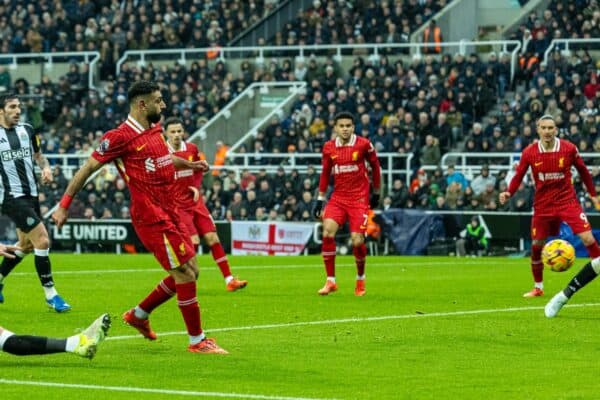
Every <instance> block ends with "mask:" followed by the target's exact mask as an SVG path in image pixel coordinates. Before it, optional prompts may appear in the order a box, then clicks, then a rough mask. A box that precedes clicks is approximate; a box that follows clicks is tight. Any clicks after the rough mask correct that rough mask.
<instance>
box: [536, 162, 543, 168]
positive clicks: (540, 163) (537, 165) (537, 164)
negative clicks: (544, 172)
mask: <svg viewBox="0 0 600 400" xmlns="http://www.w3.org/2000/svg"><path fill="white" fill-rule="evenodd" d="M543 163H544V162H543V161H540V162H536V163H535V164H534V165H535V166H536V167H539V166H540V165H542V164H543Z"/></svg>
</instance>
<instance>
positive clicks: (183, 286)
mask: <svg viewBox="0 0 600 400" xmlns="http://www.w3.org/2000/svg"><path fill="white" fill-rule="evenodd" d="M175 286H176V288H177V305H178V306H179V310H180V311H181V315H183V320H184V321H185V326H186V327H187V332H188V334H189V335H190V336H198V335H200V334H201V333H202V328H201V326H200V306H198V298H197V297H196V282H186V283H178V284H177V285H175Z"/></svg>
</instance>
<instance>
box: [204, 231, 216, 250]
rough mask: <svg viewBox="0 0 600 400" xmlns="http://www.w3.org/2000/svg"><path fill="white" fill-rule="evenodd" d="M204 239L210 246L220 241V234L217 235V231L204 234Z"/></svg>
mask: <svg viewBox="0 0 600 400" xmlns="http://www.w3.org/2000/svg"><path fill="white" fill-rule="evenodd" d="M204 240H205V241H206V244H207V245H208V246H209V247H210V246H212V245H214V244H217V243H219V236H217V234H216V233H215V232H209V233H207V234H206V235H204Z"/></svg>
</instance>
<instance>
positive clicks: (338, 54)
mask: <svg viewBox="0 0 600 400" xmlns="http://www.w3.org/2000/svg"><path fill="white" fill-rule="evenodd" d="M484 45H490V46H498V47H499V48H500V51H501V52H505V53H510V54H511V78H512V77H513V76H514V72H515V71H514V69H515V67H516V63H517V55H518V53H519V50H520V49H521V42H520V41H518V40H489V41H472V40H469V39H463V40H461V41H458V42H443V43H440V44H439V46H440V47H442V48H444V49H453V48H456V50H457V52H458V53H461V54H463V55H465V54H467V47H468V46H484ZM513 46H514V47H513ZM425 47H431V43H368V44H323V45H306V46H241V47H218V48H213V47H204V48H195V49H189V48H182V49H164V50H128V51H126V52H125V53H123V56H122V57H121V58H119V60H118V61H117V70H116V73H117V75H119V73H120V72H121V66H122V65H123V63H125V62H127V61H128V60H137V62H138V63H139V64H140V65H145V64H146V62H147V59H151V58H152V57H154V56H158V57H159V58H160V57H163V56H170V55H172V56H173V57H174V58H176V60H177V61H178V62H179V63H181V64H183V65H185V64H186V62H187V61H188V60H190V59H194V58H198V57H202V58H206V53H208V52H211V53H214V52H216V53H218V55H217V59H218V60H222V61H225V60H227V59H239V58H245V57H243V55H244V54H248V53H251V54H255V57H256V62H257V63H264V61H265V58H266V57H277V58H279V57H282V56H285V57H295V58H296V59H299V60H303V59H305V58H306V57H307V56H310V55H316V56H325V55H333V58H334V59H335V60H336V61H338V62H339V61H341V59H342V56H344V55H347V56H352V55H355V54H356V51H357V50H358V51H361V50H362V51H365V52H366V53H367V55H368V58H369V59H371V60H375V61H376V60H378V59H379V56H380V54H386V53H387V52H389V50H402V49H415V51H416V54H418V55H420V54H421V49H423V48H425ZM236 53H237V54H236Z"/></svg>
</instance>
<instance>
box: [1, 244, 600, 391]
mask: <svg viewBox="0 0 600 400" xmlns="http://www.w3.org/2000/svg"><path fill="white" fill-rule="evenodd" d="M230 260H231V263H232V266H233V272H234V273H235V274H236V275H238V276H240V277H242V278H244V279H248V280H249V282H250V283H249V285H248V287H247V288H246V289H244V290H243V291H240V292H236V293H228V292H226V291H225V290H224V283H223V280H222V278H221V276H220V273H219V271H218V269H217V268H216V266H214V264H213V262H212V260H211V259H210V258H208V257H205V256H203V257H201V258H200V260H199V261H200V265H201V266H202V267H201V273H200V279H199V289H198V292H199V299H200V303H201V308H202V321H203V326H204V329H205V330H206V331H207V332H208V334H209V336H211V337H215V338H216V339H217V341H218V343H219V344H220V345H221V346H222V347H224V348H226V349H227V350H229V351H230V353H231V354H230V355H228V356H218V355H198V354H191V353H188V352H187V351H186V345H187V336H186V335H185V333H183V331H184V325H183V322H182V319H181V316H180V314H179V310H178V309H177V307H176V303H175V302H174V301H170V302H169V303H167V304H165V305H163V306H162V307H161V308H159V309H158V310H156V311H155V312H154V313H153V314H152V317H151V321H152V325H153V328H154V329H155V330H156V331H157V333H158V334H159V339H158V340H157V341H156V342H148V341H145V340H143V339H141V338H140V337H138V336H135V334H136V331H135V330H133V329H132V328H130V327H127V326H125V325H124V324H122V323H121V321H120V315H121V314H122V313H123V312H124V311H125V310H127V309H129V308H131V307H132V306H134V305H135V304H137V302H138V301H139V300H140V299H141V298H142V297H143V296H145V295H146V294H147V292H148V291H149V290H151V289H152V288H153V287H154V286H155V285H156V283H157V282H158V281H159V280H160V279H161V278H162V277H163V276H164V273H163V272H162V270H161V269H160V268H159V267H158V265H157V264H156V262H155V261H154V260H153V259H152V257H151V256H149V255H135V256H131V255H123V256H114V255H79V256H78V255H65V254H53V255H52V261H53V265H54V270H55V281H56V284H57V288H58V289H59V291H60V293H61V294H62V295H64V297H65V298H66V299H67V300H68V301H69V302H70V303H71V305H72V306H73V311H72V312H70V313H67V314H55V313H53V312H49V311H47V309H46V308H45V305H44V302H43V295H42V291H41V289H40V287H39V283H38V282H37V277H36V275H35V273H34V268H33V259H32V258H28V259H26V261H24V262H23V264H22V265H21V266H19V267H18V269H16V270H15V271H14V272H13V275H11V276H10V277H9V278H8V279H7V280H6V281H5V283H6V287H5V289H4V294H5V296H6V302H5V303H4V304H2V305H0V325H3V326H5V327H7V328H9V329H10V330H12V331H14V332H19V333H27V334H40V335H50V336H57V337H61V336H67V335H70V334H72V333H73V332H74V329H75V328H76V327H84V326H86V325H87V324H88V323H89V322H91V321H92V320H94V319H95V318H96V317H97V316H98V315H99V314H101V313H103V312H109V313H111V315H112V316H113V318H114V322H113V327H112V328H111V331H110V338H109V340H107V341H106V342H104V343H103V344H102V346H101V347H100V349H99V352H98V354H97V356H96V358H95V359H94V360H92V361H87V360H83V359H79V358H77V357H75V356H73V355H71V354H59V355H52V356H45V357H40V356H33V357H15V356H11V355H8V354H0V379H4V380H17V381H21V382H51V383H58V384H74V385H81V384H83V385H93V386H100V387H129V388H137V389H140V388H141V389H158V390H172V391H185V392H195V393H185V395H184V394H183V393H181V394H176V393H173V394H165V393H143V392H135V393H128V392H123V391H107V390H101V389H99V388H73V387H64V386H57V387H44V386H27V385H23V384H15V383H6V381H5V382H4V383H2V382H1V381H0V398H1V399H2V400H8V399H30V398H43V399H44V400H46V399H61V400H64V399H86V400H87V399H132V398H133V399H164V398H173V399H178V398H181V399H183V398H190V397H192V398H193V397H194V396H197V397H198V398H233V397H232V395H231V394H232V393H236V394H240V395H246V396H243V397H238V398H263V399H271V398H285V397H288V398H314V399H331V398H336V399H433V398H436V399H458V398H460V399H482V398H485V399H529V398H548V399H590V398H596V397H597V396H598V390H597V388H596V384H595V383H594V382H596V380H597V369H596V367H597V360H598V359H600V344H599V342H598V340H597V331H598V322H599V320H600V300H598V293H599V286H598V284H597V283H592V284H591V285H590V286H589V287H587V288H586V289H585V290H583V291H582V292H581V293H578V294H577V296H576V297H575V298H574V299H573V300H572V302H571V304H570V305H576V304H577V305H583V304H588V303H589V305H588V306H581V307H567V308H565V309H564V310H563V311H562V312H561V314H560V315H559V316H558V317H557V318H555V319H547V318H545V317H544V315H543V306H544V304H545V303H546V301H547V300H548V299H549V298H550V297H551V296H552V295H553V294H554V293H555V292H556V291H558V290H559V289H561V288H562V287H563V286H564V285H565V284H566V283H567V282H568V280H569V279H570V277H571V276H572V275H573V274H574V273H575V272H576V271H577V270H578V269H579V267H580V266H581V265H582V264H583V260H579V261H578V263H577V265H576V266H575V267H574V268H572V269H571V270H570V271H568V272H566V273H560V274H559V273H551V272H546V281H545V284H546V293H547V295H546V296H545V297H543V298H536V299H523V298H522V297H521V295H522V293H523V292H524V291H525V290H527V289H529V288H530V286H531V276H530V272H529V266H528V260H527V259H508V258H478V259H456V258H446V257H369V258H368V259H367V295H366V296H365V297H363V298H357V297H355V296H354V294H353V288H354V276H355V269H354V267H353V266H352V264H353V259H352V258H351V257H338V284H339V286H340V290H339V291H338V292H337V293H334V294H332V295H330V296H326V297H320V296H317V294H316V291H317V289H319V288H320V287H321V286H322V284H323V282H324V272H323V268H322V266H321V259H320V257H288V258H285V257H231V258H230ZM132 269H133V270H135V271H127V270H132ZM465 311H473V313H467V314H465V313H464V312H465ZM377 317H381V318H377ZM240 328H243V329H240ZM211 331H212V332H211ZM161 334H162V335H161ZM198 392H204V393H206V392H213V393H220V394H222V396H221V397H216V396H208V395H207V396H201V395H202V393H198ZM252 396H254V397H252ZM261 396H262V397H261Z"/></svg>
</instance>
